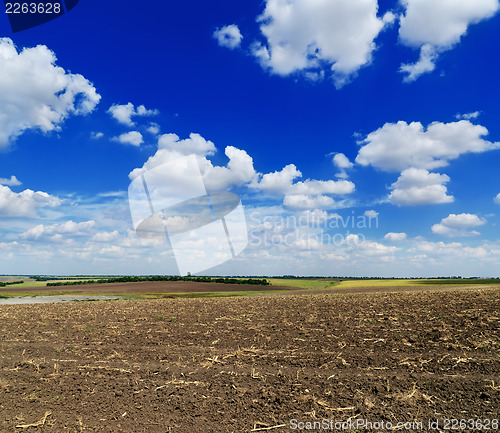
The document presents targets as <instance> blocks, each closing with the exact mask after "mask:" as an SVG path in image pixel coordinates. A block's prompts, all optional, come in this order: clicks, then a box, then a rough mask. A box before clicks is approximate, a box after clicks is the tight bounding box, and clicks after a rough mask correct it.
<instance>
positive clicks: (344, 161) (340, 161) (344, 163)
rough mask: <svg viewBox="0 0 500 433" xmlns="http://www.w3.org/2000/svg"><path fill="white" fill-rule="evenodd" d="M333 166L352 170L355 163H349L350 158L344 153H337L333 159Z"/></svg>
mask: <svg viewBox="0 0 500 433" xmlns="http://www.w3.org/2000/svg"><path fill="white" fill-rule="evenodd" d="M333 164H334V165H335V166H336V167H338V168H343V169H346V168H352V167H353V165H354V164H353V163H352V162H351V161H349V158H347V156H345V155H344V154H343V153H336V154H335V156H334V157H333Z"/></svg>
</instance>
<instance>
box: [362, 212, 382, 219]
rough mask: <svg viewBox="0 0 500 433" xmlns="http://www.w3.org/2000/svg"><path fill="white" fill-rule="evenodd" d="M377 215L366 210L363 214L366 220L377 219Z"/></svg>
mask: <svg viewBox="0 0 500 433" xmlns="http://www.w3.org/2000/svg"><path fill="white" fill-rule="evenodd" d="M379 215H380V214H379V213H378V212H377V211H375V210H367V211H365V213H364V216H366V217H368V218H378V216H379Z"/></svg>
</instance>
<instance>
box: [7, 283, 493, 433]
mask: <svg viewBox="0 0 500 433" xmlns="http://www.w3.org/2000/svg"><path fill="white" fill-rule="evenodd" d="M499 295H500V289H498V288H483V289H476V288H469V289H466V290H464V289H462V290H454V289H447V290H445V291H440V292H434V291H426V292H420V293H413V292H407V293H381V294H363V295H291V294H288V295H279V294H278V295H272V296H259V297H245V298H217V299H215V298H213V299H157V300H140V301H137V300H134V301H113V302H90V303H69V304H46V305H18V306H0V431H1V432H14V431H25V430H26V431H28V432H29V431H31V430H34V431H35V430H36V431H42V432H43V431H48V432H49V431H53V432H92V431H93V432H116V431H122V432H125V433H127V432H148V433H150V432H151V433H156V432H162V433H164V432H169V431H172V432H190V433H197V432H208V431H211V432H244V431H252V430H254V431H258V430H259V429H265V428H269V427H273V426H280V425H285V427H280V428H276V429H274V430H272V431H288V430H289V420H290V419H292V418H294V419H298V420H303V421H314V420H322V419H324V418H328V419H331V420H336V421H342V420H348V419H350V418H351V419H355V418H363V419H371V420H372V421H381V420H386V421H392V422H400V421H414V420H424V421H425V422H427V420H428V419H430V418H433V419H443V418H459V419H460V418H465V419H468V418H478V417H480V418H493V417H498V407H500V398H499V390H500V387H499V385H500V375H499V371H500V363H499V346H498V342H499V326H498V325H499V318H498V312H499V311H500V309H499ZM262 431H264V430H262Z"/></svg>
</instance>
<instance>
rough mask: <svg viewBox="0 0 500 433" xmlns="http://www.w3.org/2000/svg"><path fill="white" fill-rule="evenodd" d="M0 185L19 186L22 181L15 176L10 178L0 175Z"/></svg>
mask: <svg viewBox="0 0 500 433" xmlns="http://www.w3.org/2000/svg"><path fill="white" fill-rule="evenodd" d="M0 185H6V186H19V185H22V182H20V181H19V179H18V178H17V177H16V176H11V177H10V179H9V178H4V177H0Z"/></svg>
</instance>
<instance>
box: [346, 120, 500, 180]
mask: <svg viewBox="0 0 500 433" xmlns="http://www.w3.org/2000/svg"><path fill="white" fill-rule="evenodd" d="M487 134H488V130H487V129H486V128H485V127H484V126H481V125H474V124H472V123H471V122H469V121H468V120H461V121H459V122H452V123H441V122H433V123H431V124H430V125H429V126H428V127H427V128H426V129H425V128H424V126H423V125H422V124H421V123H420V122H412V123H410V124H408V123H406V122H403V121H399V122H397V123H386V124H385V125H384V126H383V127H381V128H379V129H377V130H376V131H374V132H371V133H370V134H368V136H367V137H366V139H364V140H363V141H361V143H360V144H364V146H363V147H361V149H360V150H359V153H358V156H357V157H356V162H357V163H358V164H361V165H365V166H367V165H371V166H373V167H376V168H379V169H381V170H384V171H401V170H404V169H406V168H409V167H415V168H424V169H427V170H431V169H434V168H437V167H444V166H446V165H448V163H449V161H450V160H453V159H456V158H458V157H459V156H460V155H463V154H466V153H481V152H486V151H489V150H494V149H499V148H500V143H492V142H490V141H486V140H484V139H483V138H482V137H483V136H485V135H487Z"/></svg>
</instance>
